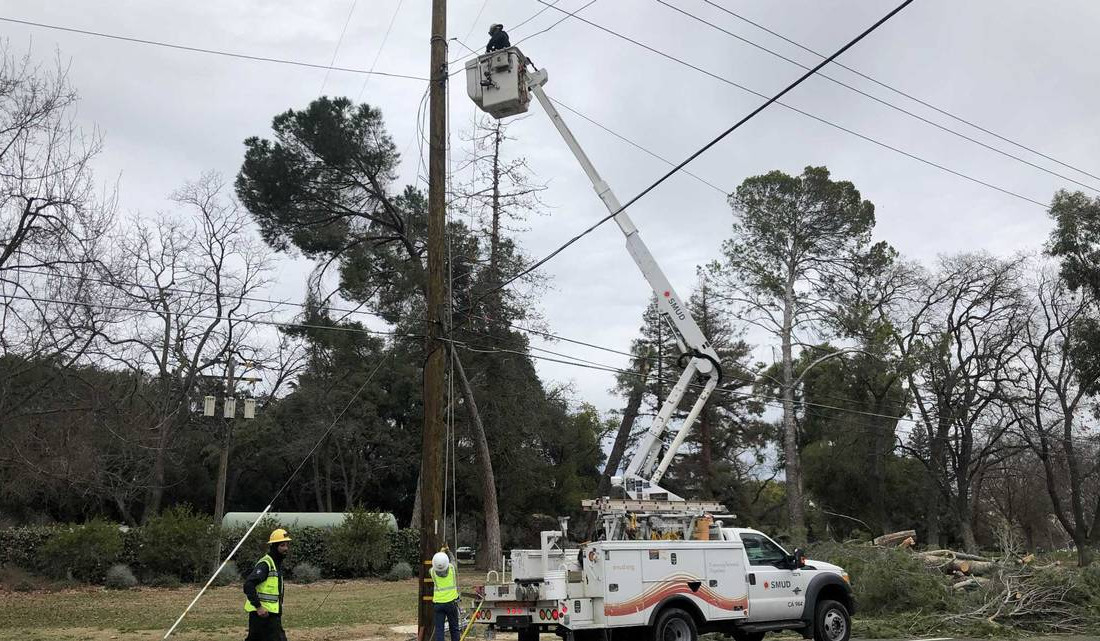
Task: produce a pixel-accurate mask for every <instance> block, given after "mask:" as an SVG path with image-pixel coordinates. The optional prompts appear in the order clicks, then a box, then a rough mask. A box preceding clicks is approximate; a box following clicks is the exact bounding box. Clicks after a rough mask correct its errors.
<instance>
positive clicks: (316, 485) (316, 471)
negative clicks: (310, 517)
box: [312, 452, 325, 512]
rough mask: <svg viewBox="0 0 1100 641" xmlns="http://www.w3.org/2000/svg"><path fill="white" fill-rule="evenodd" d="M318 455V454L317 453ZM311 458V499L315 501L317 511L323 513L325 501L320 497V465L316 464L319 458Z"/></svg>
mask: <svg viewBox="0 0 1100 641" xmlns="http://www.w3.org/2000/svg"><path fill="white" fill-rule="evenodd" d="M318 454H320V452H318ZM312 458H313V498H314V499H315V500H316V501H317V511H318V512H324V511H325V500H324V497H322V496H321V464H320V463H318V462H317V459H318V458H320V457H319V456H314V457H312Z"/></svg>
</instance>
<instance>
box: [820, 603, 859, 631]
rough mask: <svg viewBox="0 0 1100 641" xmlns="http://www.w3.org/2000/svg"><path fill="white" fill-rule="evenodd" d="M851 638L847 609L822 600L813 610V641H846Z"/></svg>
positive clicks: (850, 624) (850, 625) (842, 605)
mask: <svg viewBox="0 0 1100 641" xmlns="http://www.w3.org/2000/svg"><path fill="white" fill-rule="evenodd" d="M851 636H852V618H851V617H850V616H848V608H846V607H844V604H842V603H838V602H837V601H830V600H827V599H826V600H824V601H821V602H820V603H818V604H817V608H815V609H814V641H848V639H849V637H851Z"/></svg>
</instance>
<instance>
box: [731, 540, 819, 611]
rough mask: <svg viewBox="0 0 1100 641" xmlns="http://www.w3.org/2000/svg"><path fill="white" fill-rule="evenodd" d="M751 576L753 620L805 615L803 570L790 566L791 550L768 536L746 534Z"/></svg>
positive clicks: (745, 543)
mask: <svg viewBox="0 0 1100 641" xmlns="http://www.w3.org/2000/svg"><path fill="white" fill-rule="evenodd" d="M741 542H742V543H743V544H744V546H745V556H746V558H747V559H748V568H747V570H748V575H749V620H750V621H784V620H790V619H797V618H799V617H800V616H802V604H803V602H804V601H805V599H804V597H805V594H804V592H803V590H804V586H803V585H802V571H800V570H790V569H787V568H786V564H787V553H786V552H785V551H784V550H783V548H781V547H779V546H778V545H776V544H775V543H774V542H772V540H771V539H769V538H768V537H766V536H762V535H760V534H751V533H742V534H741Z"/></svg>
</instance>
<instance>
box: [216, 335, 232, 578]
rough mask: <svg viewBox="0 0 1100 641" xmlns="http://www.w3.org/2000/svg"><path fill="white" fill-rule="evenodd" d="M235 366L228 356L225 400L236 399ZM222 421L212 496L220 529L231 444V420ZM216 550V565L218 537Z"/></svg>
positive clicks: (220, 552)
mask: <svg viewBox="0 0 1100 641" xmlns="http://www.w3.org/2000/svg"><path fill="white" fill-rule="evenodd" d="M236 364H237V363H236V361H235V360H234V359H233V356H230V357H229V362H228V363H227V364H226V368H225V398H226V399H230V398H233V399H235V398H236V397H237V384H236V382H235V381H234V380H233V374H234V373H235V372H234V369H235V365H236ZM222 421H223V422H224V426H223V429H222V434H221V436H222V442H221V453H220V454H221V455H220V456H219V457H218V486H217V489H216V490H215V496H214V525H216V526H218V527H221V525H222V517H224V516H225V485H226V482H225V481H226V476H227V475H228V473H229V445H230V444H231V443H232V442H233V434H232V432H231V430H232V429H233V420H232V419H231V418H229V417H228V416H225V413H224V412H223V413H222ZM216 548H217V555H216V556H215V561H216V562H217V563H218V564H221V562H222V558H221V557H222V540H221V537H220V536H219V537H218V544H217V546H216Z"/></svg>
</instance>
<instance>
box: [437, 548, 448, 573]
mask: <svg viewBox="0 0 1100 641" xmlns="http://www.w3.org/2000/svg"><path fill="white" fill-rule="evenodd" d="M449 567H451V557H449V556H447V553H446V552H436V553H435V556H433V557H432V568H434V569H435V571H436V573H437V574H443V573H444V572H446V571H447V568H449Z"/></svg>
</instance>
